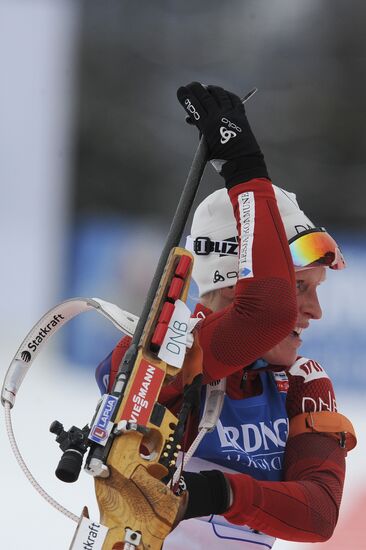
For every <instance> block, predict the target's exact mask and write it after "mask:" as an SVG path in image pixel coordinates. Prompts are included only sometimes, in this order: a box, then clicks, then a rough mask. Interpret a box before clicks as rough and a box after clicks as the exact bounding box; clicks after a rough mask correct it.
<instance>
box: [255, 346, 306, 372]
mask: <svg viewBox="0 0 366 550" xmlns="http://www.w3.org/2000/svg"><path fill="white" fill-rule="evenodd" d="M286 344H287V343H286V342H285V341H284V342H281V343H280V344H278V345H277V346H275V347H274V348H273V349H271V350H270V351H268V352H267V353H266V354H265V355H264V356H263V359H264V360H265V361H267V362H268V363H269V364H270V365H281V366H284V367H288V368H289V367H292V365H293V364H294V363H295V361H296V359H297V356H298V352H297V349H294V347H293V346H290V345H286Z"/></svg>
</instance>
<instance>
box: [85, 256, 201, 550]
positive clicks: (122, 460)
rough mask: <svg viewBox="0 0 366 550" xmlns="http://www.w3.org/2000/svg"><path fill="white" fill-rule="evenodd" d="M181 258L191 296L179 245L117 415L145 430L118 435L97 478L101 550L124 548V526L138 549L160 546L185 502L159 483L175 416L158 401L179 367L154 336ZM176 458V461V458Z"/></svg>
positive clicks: (183, 292) (164, 472)
mask: <svg viewBox="0 0 366 550" xmlns="http://www.w3.org/2000/svg"><path fill="white" fill-rule="evenodd" d="M183 256H185V257H188V258H190V260H191V261H190V266H189V268H188V270H187V274H186V275H185V277H184V279H183V281H184V283H183V287H182V290H181V292H180V296H179V299H180V300H182V301H185V300H186V298H187V294H188V288H189V284H190V275H191V271H192V265H193V262H192V255H191V254H190V253H189V252H187V251H186V250H185V249H182V248H178V247H176V248H173V249H172V251H171V253H170V255H169V258H168V261H167V264H166V267H165V270H164V272H163V275H162V278H161V282H160V285H159V287H158V290H157V292H156V295H155V299H154V301H153V305H152V308H151V311H150V314H149V317H148V319H147V322H146V324H145V328H144V331H143V334H142V337H141V341H140V346H139V349H138V354H137V358H136V361H135V364H134V366H133V370H132V373H131V376H130V378H129V381H128V384H127V387H126V391H125V393H124V397H123V399H122V401H121V404H120V406H119V409H118V411H117V415H116V418H115V423H118V422H119V421H121V420H126V421H133V422H135V423H136V424H138V425H139V426H140V427H141V426H142V430H141V431H136V430H130V431H127V432H125V433H123V434H121V435H119V436H116V437H115V438H114V441H113V443H112V445H111V448H110V451H109V454H108V458H107V462H106V463H107V466H108V468H109V471H110V476H109V477H108V478H96V479H95V490H96V496H97V501H98V505H99V509H100V514H101V523H102V524H103V525H105V526H106V527H108V528H109V531H108V535H107V539H106V541H105V542H104V545H103V550H112V549H113V550H117V549H118V548H121V549H122V548H123V541H124V537H125V528H129V529H132V530H133V531H138V532H140V533H141V534H142V543H141V545H139V546H138V547H136V548H138V549H140V548H141V550H142V549H149V550H160V548H161V547H162V544H163V541H164V539H165V537H166V536H167V534H168V533H169V532H170V531H171V529H172V526H173V524H174V522H175V519H176V517H177V514H178V512H179V509H180V507H181V505H182V499H181V498H178V497H176V496H175V495H174V494H173V493H172V491H171V490H170V489H169V488H168V487H167V486H166V485H165V484H164V483H163V482H161V481H160V480H161V479H162V478H163V477H165V476H166V475H167V474H168V469H167V468H166V466H164V465H163V464H161V463H160V460H161V459H162V457H163V456H164V453H165V452H166V449H167V448H170V447H171V445H172V443H171V442H172V439H173V438H172V435H173V432H174V429H175V427H176V425H177V418H176V417H175V416H174V415H173V414H172V413H171V412H170V411H169V410H168V409H166V408H165V407H163V406H161V405H159V404H156V402H157V399H158V396H159V393H160V390H161V387H162V385H163V383H164V380H165V379H166V377H167V376H168V377H170V376H171V375H174V374H175V373H176V372H177V371H178V370H179V369H177V368H175V367H172V366H171V365H167V364H166V363H165V362H164V361H162V360H160V359H159V358H158V357H157V353H156V350H155V349H152V346H151V339H152V337H153V334H154V331H155V329H156V326H157V323H158V320H159V316H160V314H161V310H162V307H163V305H164V304H165V303H166V302H167V296H168V292H169V289H170V286H171V284H172V280H173V278H174V277H175V271H176V269H177V265H178V264H179V262H180V260H181V258H182V257H183ZM176 452H178V449H176ZM165 456H167V454H165ZM172 462H173V464H174V459H173V460H172ZM170 465H172V463H170V464H169V466H170Z"/></svg>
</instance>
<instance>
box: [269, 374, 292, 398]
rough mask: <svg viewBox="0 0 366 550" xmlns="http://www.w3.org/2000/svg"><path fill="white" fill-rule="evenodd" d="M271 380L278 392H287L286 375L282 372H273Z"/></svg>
mask: <svg viewBox="0 0 366 550" xmlns="http://www.w3.org/2000/svg"><path fill="white" fill-rule="evenodd" d="M273 378H274V379H275V382H276V386H277V389H278V391H279V392H285V393H286V392H287V391H288V388H289V382H288V378H287V374H286V373H285V372H284V371H281V372H274V373H273Z"/></svg>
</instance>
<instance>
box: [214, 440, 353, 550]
mask: <svg viewBox="0 0 366 550" xmlns="http://www.w3.org/2000/svg"><path fill="white" fill-rule="evenodd" d="M344 476H345V450H344V449H342V448H341V447H340V446H339V443H338V442H337V441H336V440H335V439H333V438H331V437H329V436H326V435H323V434H310V433H308V434H301V435H297V436H296V437H294V438H292V439H291V440H290V441H289V442H288V444H287V447H286V457H285V481H283V482H278V481H276V482H273V481H272V482H270V481H268V482H264V481H257V480H255V479H253V478H251V477H249V476H247V475H245V474H226V477H227V478H228V479H229V481H230V484H231V487H232V489H233V495H234V501H233V505H232V506H231V508H230V509H229V510H228V512H226V514H225V517H226V519H227V520H228V521H230V522H231V523H236V524H239V525H240V524H247V525H249V526H250V527H251V528H252V529H257V530H259V531H263V532H264V533H266V534H267V535H271V536H274V537H279V538H281V539H284V540H290V541H297V542H323V541H325V540H328V539H329V538H330V537H331V535H332V534H333V531H334V528H335V526H336V523H337V519H338V513H339V507H340V502H341V497H342V490H343V483H344Z"/></svg>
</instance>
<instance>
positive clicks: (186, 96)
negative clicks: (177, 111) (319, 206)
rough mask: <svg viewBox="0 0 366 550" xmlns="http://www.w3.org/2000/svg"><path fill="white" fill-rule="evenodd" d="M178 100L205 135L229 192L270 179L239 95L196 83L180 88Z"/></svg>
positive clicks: (213, 161)
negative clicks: (246, 182)
mask: <svg viewBox="0 0 366 550" xmlns="http://www.w3.org/2000/svg"><path fill="white" fill-rule="evenodd" d="M177 97H178V100H179V102H180V103H181V105H182V106H183V108H184V109H185V110H186V112H187V113H188V115H189V117H190V122H191V123H192V124H194V125H195V126H197V128H198V129H199V130H200V132H201V133H202V134H203V136H204V138H205V140H206V142H207V145H208V149H209V159H210V160H211V162H212V164H213V166H214V167H215V169H216V170H217V171H218V172H219V173H220V174H221V175H222V176H223V177H224V179H225V183H226V187H227V188H228V189H230V188H231V187H233V186H234V185H236V184H238V183H241V182H244V181H248V180H250V179H252V178H262V177H267V178H268V173H267V168H266V165H265V162H264V158H263V154H262V151H261V150H260V147H259V145H258V143H257V140H256V139H255V137H254V134H253V132H252V130H251V128H250V126H249V122H248V119H247V117H246V114H245V109H244V105H243V104H242V102H241V100H240V98H239V97H238V96H236V95H235V94H233V93H231V92H228V91H226V90H224V89H223V88H220V87H219V86H207V87H204V86H202V84H200V83H199V82H192V83H191V84H188V85H187V86H182V87H181V88H179V89H178V91H177Z"/></svg>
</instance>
